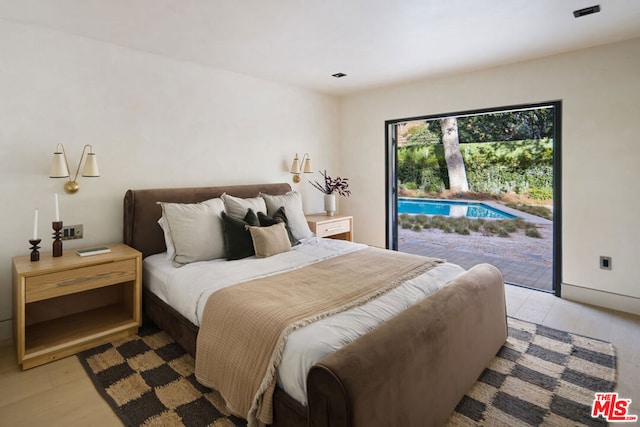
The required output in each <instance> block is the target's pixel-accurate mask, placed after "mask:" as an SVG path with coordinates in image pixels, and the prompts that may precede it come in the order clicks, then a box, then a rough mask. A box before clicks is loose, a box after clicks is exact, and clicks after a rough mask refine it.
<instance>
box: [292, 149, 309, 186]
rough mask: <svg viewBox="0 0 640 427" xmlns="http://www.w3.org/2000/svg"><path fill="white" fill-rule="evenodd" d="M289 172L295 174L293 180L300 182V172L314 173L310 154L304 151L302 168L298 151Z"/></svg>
mask: <svg viewBox="0 0 640 427" xmlns="http://www.w3.org/2000/svg"><path fill="white" fill-rule="evenodd" d="M289 172H291V173H292V174H293V182H300V174H301V173H313V169H312V168H311V158H310V157H309V154H307V153H304V156H302V169H301V168H300V159H298V153H296V156H295V157H294V158H293V163H291V169H289Z"/></svg>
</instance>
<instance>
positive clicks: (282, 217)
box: [258, 206, 300, 246]
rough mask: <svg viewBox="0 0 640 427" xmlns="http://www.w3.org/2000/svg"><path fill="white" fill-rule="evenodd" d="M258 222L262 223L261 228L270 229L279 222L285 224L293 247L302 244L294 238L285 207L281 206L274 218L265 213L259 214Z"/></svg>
mask: <svg viewBox="0 0 640 427" xmlns="http://www.w3.org/2000/svg"><path fill="white" fill-rule="evenodd" d="M258 220H259V221H260V227H269V226H271V225H274V224H277V223H279V222H284V227H285V228H286V229H287V236H289V242H291V246H295V245H297V244H299V243H300V242H299V241H298V239H296V238H295V237H293V233H291V229H290V228H289V220H288V219H287V214H286V213H285V211H284V206H281V207H280V208H279V209H278V210H277V211H275V212H274V214H273V216H268V215H267V214H265V213H264V212H258Z"/></svg>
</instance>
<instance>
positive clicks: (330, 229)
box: [316, 219, 351, 237]
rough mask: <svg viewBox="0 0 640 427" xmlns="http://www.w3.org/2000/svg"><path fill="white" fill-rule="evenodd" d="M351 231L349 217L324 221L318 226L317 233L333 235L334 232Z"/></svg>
mask: <svg viewBox="0 0 640 427" xmlns="http://www.w3.org/2000/svg"><path fill="white" fill-rule="evenodd" d="M349 231H351V227H350V225H349V220H348V219H340V220H337V221H330V222H323V223H321V224H318V225H317V227H316V235H317V236H318V237H327V236H333V235H334V234H339V233H347V232H349Z"/></svg>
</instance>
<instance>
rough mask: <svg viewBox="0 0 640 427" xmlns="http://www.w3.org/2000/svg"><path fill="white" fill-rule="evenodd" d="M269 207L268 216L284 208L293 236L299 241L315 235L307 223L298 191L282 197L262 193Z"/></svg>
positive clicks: (261, 195)
mask: <svg viewBox="0 0 640 427" xmlns="http://www.w3.org/2000/svg"><path fill="white" fill-rule="evenodd" d="M260 197H262V198H263V199H264V201H265V203H266V205H267V215H273V214H274V213H276V211H277V210H278V209H280V207H281V206H284V213H285V215H287V220H289V228H290V229H291V234H293V237H295V238H296V239H298V240H302V239H305V238H307V237H311V236H312V235H313V233H312V232H311V229H310V228H309V224H308V223H307V218H306V217H305V216H304V211H303V210H302V197H301V196H300V193H298V192H297V191H289V192H288V193H287V194H284V195H282V196H272V195H270V194H265V193H260Z"/></svg>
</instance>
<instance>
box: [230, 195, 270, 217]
mask: <svg viewBox="0 0 640 427" xmlns="http://www.w3.org/2000/svg"><path fill="white" fill-rule="evenodd" d="M220 197H221V198H222V201H223V202H224V211H225V212H226V214H227V215H231V216H234V217H236V218H240V219H244V216H245V215H246V214H247V211H248V210H249V209H253V212H254V213H255V214H256V215H258V212H263V213H265V214H266V213H267V206H266V205H265V203H264V199H263V198H262V197H248V198H246V199H243V198H241V197H234V196H230V195H228V194H227V193H224V194H223V195H222V196H220Z"/></svg>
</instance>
